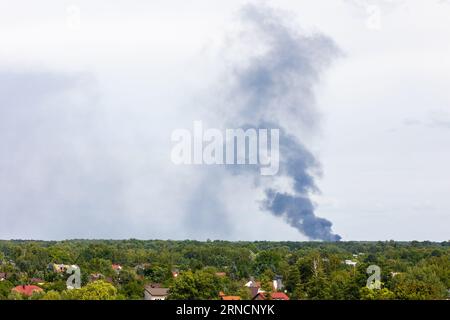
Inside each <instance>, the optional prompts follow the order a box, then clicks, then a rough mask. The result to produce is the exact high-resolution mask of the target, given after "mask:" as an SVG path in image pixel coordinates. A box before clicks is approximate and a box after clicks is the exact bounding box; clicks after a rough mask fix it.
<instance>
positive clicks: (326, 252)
mask: <svg viewBox="0 0 450 320" xmlns="http://www.w3.org/2000/svg"><path fill="white" fill-rule="evenodd" d="M448 244H449V243H448V242H443V243H431V242H424V243H419V242H412V243H406V242H405V243H398V242H393V241H391V242H377V243H375V242H373V243H371V242H366V243H359V242H353V243H345V242H339V243H320V242H315V243H314V242H304V243H300V242H284V243H271V242H238V243H233V242H225V241H207V242H197V241H156V240H155V241H139V240H121V241H112V240H104V241H103V240H98V241H87V240H73V241H63V242H36V241H0V299H5V300H24V299H30V300H153V301H154V300H167V299H175V300H225V301H233V300H283V301H286V300H299V299H300V300H301V299H405V298H406V299H408V298H409V299H421V298H422V299H447V298H448V294H449V290H448V289H449V287H450V286H449V281H450V277H449V270H448V258H449V251H448V248H449V246H448ZM377 272H378V274H376V273H377ZM376 276H378V277H379V278H376ZM371 279H373V281H372V280H371Z"/></svg>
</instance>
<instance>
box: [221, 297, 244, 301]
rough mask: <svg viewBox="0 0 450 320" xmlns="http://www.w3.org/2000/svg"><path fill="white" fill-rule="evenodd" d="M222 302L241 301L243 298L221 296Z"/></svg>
mask: <svg viewBox="0 0 450 320" xmlns="http://www.w3.org/2000/svg"><path fill="white" fill-rule="evenodd" d="M220 298H221V299H222V300H241V297H239V296H221V297H220Z"/></svg>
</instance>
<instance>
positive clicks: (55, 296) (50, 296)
mask: <svg viewBox="0 0 450 320" xmlns="http://www.w3.org/2000/svg"><path fill="white" fill-rule="evenodd" d="M41 300H61V294H60V293H59V292H58V291H55V290H50V291H48V292H46V293H45V294H44V295H43V296H42V297H41Z"/></svg>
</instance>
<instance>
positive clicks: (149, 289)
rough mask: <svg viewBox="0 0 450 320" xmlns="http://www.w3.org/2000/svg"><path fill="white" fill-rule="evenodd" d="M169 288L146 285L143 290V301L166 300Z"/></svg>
mask: <svg viewBox="0 0 450 320" xmlns="http://www.w3.org/2000/svg"><path fill="white" fill-rule="evenodd" d="M168 295H169V288H160V287H155V286H154V284H149V285H146V286H145V288H144V300H166V299H167V296H168Z"/></svg>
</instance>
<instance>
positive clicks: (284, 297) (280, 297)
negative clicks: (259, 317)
mask: <svg viewBox="0 0 450 320" xmlns="http://www.w3.org/2000/svg"><path fill="white" fill-rule="evenodd" d="M270 296H271V298H272V300H289V297H288V296H287V295H286V293H284V292H274V293H272V294H271V295H270Z"/></svg>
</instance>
